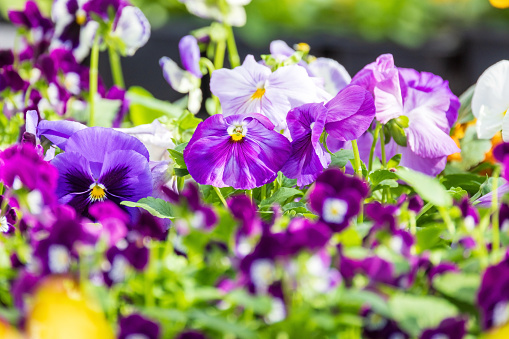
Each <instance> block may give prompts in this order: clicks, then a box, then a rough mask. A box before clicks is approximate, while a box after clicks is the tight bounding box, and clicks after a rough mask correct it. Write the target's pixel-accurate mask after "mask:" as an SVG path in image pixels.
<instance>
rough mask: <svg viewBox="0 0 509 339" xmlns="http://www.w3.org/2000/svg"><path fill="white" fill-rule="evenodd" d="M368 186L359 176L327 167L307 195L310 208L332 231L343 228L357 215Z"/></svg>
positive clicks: (338, 230)
mask: <svg viewBox="0 0 509 339" xmlns="http://www.w3.org/2000/svg"><path fill="white" fill-rule="evenodd" d="M368 192H369V189H368V186H367V185H366V184H365V183H364V182H363V181H362V180H361V179H359V178H356V177H352V176H349V175H346V174H344V173H343V172H341V171H340V170H339V169H329V170H327V171H325V172H323V173H322V174H320V176H319V177H318V178H317V179H316V184H315V187H314V189H313V190H312V191H311V194H310V195H309V202H310V204H311V208H312V209H313V210H314V211H316V212H317V213H318V215H319V216H320V220H321V221H323V222H325V223H326V224H327V225H329V227H330V228H331V229H332V231H334V232H340V231H342V230H343V229H345V228H346V227H347V226H348V224H349V222H350V220H351V218H352V217H354V216H355V215H357V214H358V213H359V211H360V208H361V202H362V201H363V199H364V198H365V197H366V196H367V195H368Z"/></svg>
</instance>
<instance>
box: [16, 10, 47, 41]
mask: <svg viewBox="0 0 509 339" xmlns="http://www.w3.org/2000/svg"><path fill="white" fill-rule="evenodd" d="M8 17H9V20H10V21H11V22H12V23H13V24H14V25H15V26H19V27H23V28H26V29H28V30H32V31H33V32H34V38H35V40H36V41H38V40H40V39H41V38H42V37H44V36H45V35H46V34H47V33H48V32H50V31H51V30H52V29H53V23H52V22H51V20H50V19H49V18H46V17H44V16H43V15H42V14H41V12H40V10H39V7H38V6H37V3H36V2H35V1H32V0H30V1H27V2H26V3H25V8H24V9H23V10H21V11H14V10H10V11H9V12H8Z"/></svg>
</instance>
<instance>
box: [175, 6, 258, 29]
mask: <svg viewBox="0 0 509 339" xmlns="http://www.w3.org/2000/svg"><path fill="white" fill-rule="evenodd" d="M179 1H180V2H182V3H184V4H185V5H186V7H187V10H188V11H189V12H190V13H192V14H194V15H196V16H198V17H200V18H204V19H214V20H217V21H219V22H224V23H226V24H228V25H231V26H239V27H241V26H244V25H245V24H246V11H245V9H244V6H245V5H248V4H249V3H250V2H251V0H226V1H223V2H220V1H208V0H179Z"/></svg>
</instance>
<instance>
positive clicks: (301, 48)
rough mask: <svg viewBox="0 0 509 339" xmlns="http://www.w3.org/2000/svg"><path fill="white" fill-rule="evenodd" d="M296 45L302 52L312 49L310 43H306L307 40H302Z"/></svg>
mask: <svg viewBox="0 0 509 339" xmlns="http://www.w3.org/2000/svg"><path fill="white" fill-rule="evenodd" d="M295 47H296V48H295V49H296V50H297V51H300V52H309V50H310V49H311V47H309V45H308V44H306V43H305V42H301V43H299V44H297V46H295Z"/></svg>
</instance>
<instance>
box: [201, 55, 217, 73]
mask: <svg viewBox="0 0 509 339" xmlns="http://www.w3.org/2000/svg"><path fill="white" fill-rule="evenodd" d="M199 63H200V66H205V68H207V70H208V71H209V75H212V72H214V71H215V70H216V68H215V67H214V64H213V63H212V61H210V60H209V59H207V58H200V61H199Z"/></svg>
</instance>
